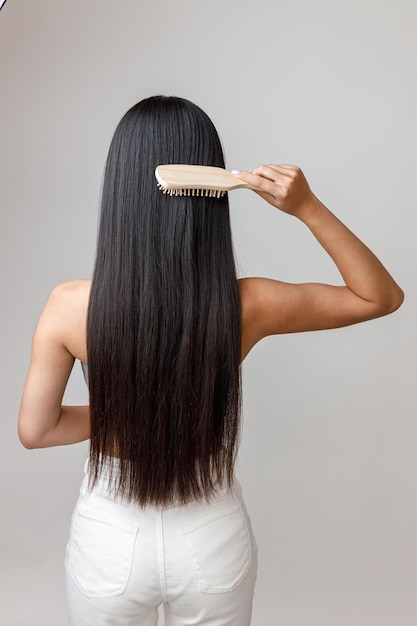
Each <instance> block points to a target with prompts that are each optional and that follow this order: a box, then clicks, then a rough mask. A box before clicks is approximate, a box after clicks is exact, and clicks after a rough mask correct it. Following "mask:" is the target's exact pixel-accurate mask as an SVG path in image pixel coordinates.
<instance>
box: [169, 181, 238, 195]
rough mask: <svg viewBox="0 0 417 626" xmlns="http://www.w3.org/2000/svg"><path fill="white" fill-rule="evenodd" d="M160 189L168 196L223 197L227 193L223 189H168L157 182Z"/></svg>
mask: <svg viewBox="0 0 417 626" xmlns="http://www.w3.org/2000/svg"><path fill="white" fill-rule="evenodd" d="M157 185H158V189H160V190H161V191H162V193H165V194H167V195H168V196H200V197H205V198H222V197H223V196H224V195H226V192H225V191H222V190H221V189H167V188H166V187H164V186H163V185H161V183H157Z"/></svg>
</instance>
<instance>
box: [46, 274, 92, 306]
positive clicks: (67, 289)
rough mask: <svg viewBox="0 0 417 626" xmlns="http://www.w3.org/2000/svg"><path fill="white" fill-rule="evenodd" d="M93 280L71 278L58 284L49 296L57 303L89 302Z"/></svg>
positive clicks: (74, 303) (75, 303)
mask: <svg viewBox="0 0 417 626" xmlns="http://www.w3.org/2000/svg"><path fill="white" fill-rule="evenodd" d="M90 289H91V280H70V281H67V282H65V283H60V284H59V285H56V286H55V287H54V288H53V289H52V291H51V294H50V296H49V300H51V301H53V302H54V303H55V304H58V305H59V304H60V303H61V304H66V305H68V304H73V305H77V304H78V305H80V304H83V303H85V302H86V301H87V302H88V299H89V296H90Z"/></svg>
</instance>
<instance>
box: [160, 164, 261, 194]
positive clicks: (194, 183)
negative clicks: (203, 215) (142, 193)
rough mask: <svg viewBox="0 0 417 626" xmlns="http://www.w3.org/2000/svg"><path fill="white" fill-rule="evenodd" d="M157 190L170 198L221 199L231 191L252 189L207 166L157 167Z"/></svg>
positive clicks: (231, 176)
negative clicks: (203, 197) (198, 197)
mask: <svg viewBox="0 0 417 626" xmlns="http://www.w3.org/2000/svg"><path fill="white" fill-rule="evenodd" d="M155 176H156V179H157V181H158V188H159V189H160V190H161V191H162V192H163V193H166V194H168V195H170V196H208V197H210V198H221V197H222V196H224V195H225V193H226V191H232V189H241V188H242V189H243V188H245V189H254V187H252V186H251V185H249V183H245V182H243V181H242V180H239V179H238V178H236V176H235V175H234V174H232V173H231V172H229V171H228V170H225V169H223V168H222V167H211V166H208V165H176V164H172V165H158V167H157V168H156V170H155Z"/></svg>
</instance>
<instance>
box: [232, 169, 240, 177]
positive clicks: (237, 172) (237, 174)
mask: <svg viewBox="0 0 417 626" xmlns="http://www.w3.org/2000/svg"><path fill="white" fill-rule="evenodd" d="M232 174H235V175H236V176H239V174H240V170H232Z"/></svg>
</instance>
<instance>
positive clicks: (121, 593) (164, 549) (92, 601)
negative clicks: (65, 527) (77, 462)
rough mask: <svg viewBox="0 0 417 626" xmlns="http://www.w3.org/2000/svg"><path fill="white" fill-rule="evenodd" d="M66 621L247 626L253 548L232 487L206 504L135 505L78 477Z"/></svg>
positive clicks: (73, 624)
mask: <svg viewBox="0 0 417 626" xmlns="http://www.w3.org/2000/svg"><path fill="white" fill-rule="evenodd" d="M65 562H66V579H67V598H68V610H69V624H70V626H107V625H108V626H139V625H141V626H155V624H157V620H158V606H159V605H160V604H161V603H163V605H164V611H165V621H166V625H167V626H185V625H187V626H191V625H193V624H204V625H205V626H248V625H249V624H250V619H251V611H252V598H253V589H254V585H255V579H256V569H257V548H256V544H255V540H254V537H253V533H252V529H251V525H250V520H249V517H248V515H247V512H246V508H245V505H244V503H243V500H242V492H241V488H240V485H239V484H238V483H237V482H235V484H234V487H233V490H232V491H231V492H227V491H226V490H223V491H221V492H220V493H219V494H218V495H216V497H215V498H214V499H213V500H212V501H211V502H210V503H209V504H205V503H204V504H201V503H199V504H196V503H192V504H190V505H187V506H171V507H166V508H157V507H147V508H141V507H139V506H138V505H135V504H126V503H123V502H121V501H116V500H115V499H111V498H109V497H108V495H107V485H106V479H105V477H103V478H102V479H101V480H100V483H99V484H98V485H97V487H96V488H95V489H94V491H93V492H92V493H89V492H88V490H87V475H86V476H85V477H84V481H83V484H82V486H81V490H80V497H79V499H78V501H77V504H76V507H75V510H74V513H73V516H72V522H71V531H70V538H69V542H68V545H67V552H66V560H65Z"/></svg>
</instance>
